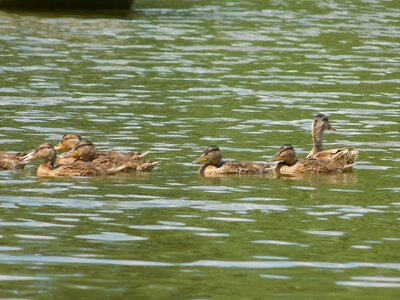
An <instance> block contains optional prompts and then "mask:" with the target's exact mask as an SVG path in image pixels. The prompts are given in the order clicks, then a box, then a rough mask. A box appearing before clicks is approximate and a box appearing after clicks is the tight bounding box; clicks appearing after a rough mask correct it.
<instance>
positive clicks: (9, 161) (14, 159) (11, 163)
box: [0, 152, 26, 171]
mask: <svg viewBox="0 0 400 300" xmlns="http://www.w3.org/2000/svg"><path fill="white" fill-rule="evenodd" d="M25 154H26V153H22V152H18V153H9V152H0V171H3V170H17V169H23V168H24V167H25V165H26V163H23V162H22V161H21V160H22V157H23V156H24V155H25Z"/></svg>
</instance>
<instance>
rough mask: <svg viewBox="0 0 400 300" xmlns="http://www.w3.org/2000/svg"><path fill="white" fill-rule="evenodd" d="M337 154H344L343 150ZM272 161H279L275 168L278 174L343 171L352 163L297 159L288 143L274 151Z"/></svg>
mask: <svg viewBox="0 0 400 300" xmlns="http://www.w3.org/2000/svg"><path fill="white" fill-rule="evenodd" d="M338 155H346V154H345V152H342V154H340V153H338ZM272 161H280V162H279V163H278V165H277V166H276V168H275V172H276V173H278V174H301V173H343V172H348V171H350V170H351V167H352V165H348V164H346V163H343V160H342V163H341V164H339V163H338V161H340V160H338V161H332V160H323V159H315V158H305V159H300V160H299V159H297V157H296V152H295V151H294V148H293V146H292V145H290V144H286V145H283V146H282V147H280V148H279V150H278V151H277V152H276V154H275V156H274V158H273V159H272Z"/></svg>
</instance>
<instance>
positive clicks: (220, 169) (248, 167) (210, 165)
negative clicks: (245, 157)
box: [193, 146, 271, 176]
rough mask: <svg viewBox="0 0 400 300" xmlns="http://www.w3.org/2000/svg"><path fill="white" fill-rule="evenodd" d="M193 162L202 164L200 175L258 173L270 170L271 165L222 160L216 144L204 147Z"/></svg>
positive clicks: (265, 172)
mask: <svg viewBox="0 0 400 300" xmlns="http://www.w3.org/2000/svg"><path fill="white" fill-rule="evenodd" d="M193 163H194V164H203V166H201V168H200V169H199V174H201V175H202V176H215V175H223V174H226V175H231V174H240V175H260V174H267V173H270V172H271V166H269V165H268V164H266V163H255V162H247V161H245V162H241V161H228V162H225V161H223V160H222V153H221V150H220V149H219V148H218V147H217V146H210V147H206V148H205V149H204V152H203V154H202V155H201V156H200V157H199V158H198V159H196V160H195V161H194V162H193Z"/></svg>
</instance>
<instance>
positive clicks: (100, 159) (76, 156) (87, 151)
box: [62, 140, 159, 172]
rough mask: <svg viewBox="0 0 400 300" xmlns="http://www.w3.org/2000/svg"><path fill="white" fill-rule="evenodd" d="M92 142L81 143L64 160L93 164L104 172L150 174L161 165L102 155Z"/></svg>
mask: <svg viewBox="0 0 400 300" xmlns="http://www.w3.org/2000/svg"><path fill="white" fill-rule="evenodd" d="M96 154H97V151H96V148H95V146H94V145H93V143H92V142H90V141H88V140H81V141H79V142H78V143H77V144H76V145H75V146H74V147H73V148H72V149H71V150H70V151H69V152H66V153H64V154H63V155H62V159H65V160H70V161H71V162H73V163H82V162H91V163H93V164H94V165H96V166H97V167H99V168H101V169H104V170H118V172H149V171H151V170H153V169H154V167H155V166H156V165H157V164H158V163H159V162H158V161H155V162H152V161H144V160H134V159H131V158H130V157H127V156H120V155H115V156H113V155H110V156H106V155H100V156H97V155H96Z"/></svg>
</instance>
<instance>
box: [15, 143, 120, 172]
mask: <svg viewBox="0 0 400 300" xmlns="http://www.w3.org/2000/svg"><path fill="white" fill-rule="evenodd" d="M56 156H57V154H56V150H55V149H54V147H53V146H52V145H51V144H48V143H44V144H41V145H39V146H38V147H37V148H36V149H35V150H33V151H31V152H29V153H28V154H26V155H25V156H24V157H23V158H22V161H23V162H24V163H28V162H29V161H31V160H33V159H43V160H44V162H43V163H42V164H40V165H39V167H38V169H37V171H36V174H37V176H40V177H56V176H100V175H111V174H114V173H115V172H117V171H118V170H105V169H102V168H99V167H98V166H96V165H95V164H93V163H90V162H82V163H79V164H65V165H56V164H55V162H56Z"/></svg>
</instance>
